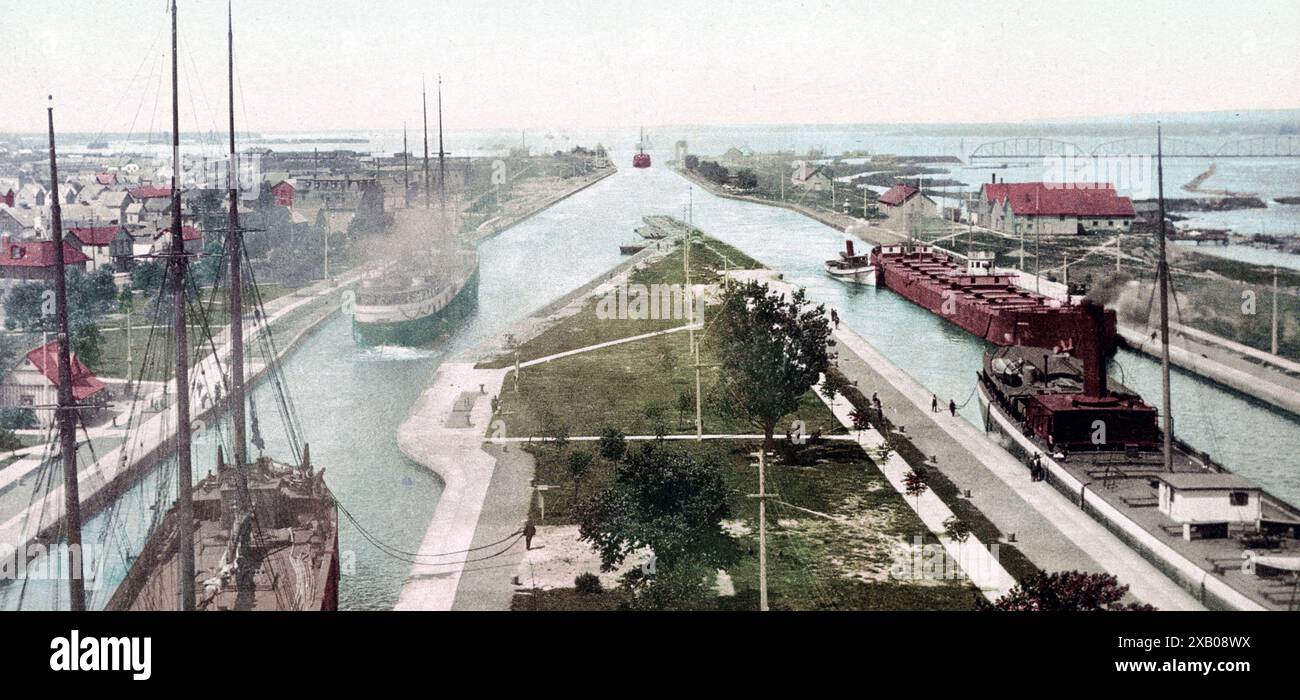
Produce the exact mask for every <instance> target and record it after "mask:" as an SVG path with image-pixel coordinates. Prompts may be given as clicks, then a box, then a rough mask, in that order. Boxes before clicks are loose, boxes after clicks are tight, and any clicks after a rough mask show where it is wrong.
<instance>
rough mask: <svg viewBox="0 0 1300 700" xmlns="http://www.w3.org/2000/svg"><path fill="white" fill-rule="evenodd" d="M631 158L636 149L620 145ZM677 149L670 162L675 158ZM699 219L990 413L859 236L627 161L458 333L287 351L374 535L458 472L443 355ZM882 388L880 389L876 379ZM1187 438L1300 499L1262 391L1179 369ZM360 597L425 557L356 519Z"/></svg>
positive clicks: (495, 287)
mask: <svg viewBox="0 0 1300 700" xmlns="http://www.w3.org/2000/svg"><path fill="white" fill-rule="evenodd" d="M616 157H617V158H619V161H618V162H619V163H620V164H621V163H625V162H630V158H631V156H630V154H619V155H617V156H616ZM659 162H662V159H661V160H660V161H659ZM688 209H689V212H690V215H691V216H692V217H693V218H694V221H695V223H696V225H697V226H699V227H700V228H701V229H703V230H704V231H706V232H707V233H709V234H710V235H713V236H715V237H717V238H719V239H721V240H723V241H726V242H727V243H729V244H731V245H734V246H736V247H737V248H739V249H741V250H743V251H745V252H746V253H747V254H749V255H751V256H752V257H754V258H756V259H758V260H760V261H762V262H763V263H765V264H766V265H768V266H770V267H772V268H775V269H779V270H781V271H783V272H784V273H785V276H786V279H788V280H790V281H791V282H794V283H795V284H799V285H801V286H804V287H806V288H807V290H808V292H809V295H810V297H811V298H812V299H814V300H816V301H818V302H823V303H826V304H827V305H828V306H830V307H833V308H835V309H836V310H837V311H838V312H839V315H840V317H841V319H842V320H843V322H844V323H846V324H847V325H848V326H849V327H850V328H852V329H853V330H855V331H857V332H858V333H860V334H861V335H863V336H864V337H865V338H867V339H868V340H869V341H870V342H871V343H872V344H873V345H875V346H876V347H877V348H878V349H879V350H880V351H881V352H882V353H884V354H885V355H886V356H887V357H889V358H890V360H891V361H892V362H894V363H895V364H896V365H898V366H900V367H901V368H902V369H903V370H904V371H906V372H908V373H909V374H910V375H911V376H912V377H914V378H915V379H916V380H917V381H919V382H920V383H921V384H923V385H924V386H926V387H927V388H930V389H931V390H932V391H933V392H935V393H936V394H937V395H938V396H939V398H940V400H941V401H942V402H944V403H946V402H947V401H948V399H950V398H951V399H953V400H955V401H956V402H957V403H958V404H960V405H961V414H962V415H963V416H964V417H966V418H967V419H968V420H970V421H972V422H974V423H976V424H979V423H980V416H979V407H978V401H976V400H974V399H973V398H972V396H971V394H972V391H973V388H974V386H975V371H976V369H977V368H978V367H979V366H980V361H981V355H982V353H983V351H984V347H985V346H984V344H983V342H982V341H980V340H977V339H975V338H973V337H972V336H970V335H968V334H966V333H964V332H962V331H960V330H958V329H957V328H955V327H954V326H952V325H950V324H947V323H945V322H943V321H942V320H940V319H939V318H937V317H935V316H934V315H932V314H930V313H928V312H926V311H924V310H922V309H921V308H919V307H917V306H915V305H912V304H911V303H909V302H907V301H906V300H904V299H902V298H901V297H898V296H897V295H895V294H893V293H892V292H889V291H888V290H883V289H876V288H872V287H868V288H861V287H855V286H850V285H845V284H843V283H841V282H839V281H837V280H833V279H831V278H829V277H828V276H826V275H825V273H824V272H823V270H822V267H821V264H822V261H823V260H824V259H826V258H829V257H832V256H833V255H834V254H835V252H836V251H838V250H839V249H840V247H841V246H842V245H843V238H844V237H843V235H842V234H841V233H839V232H838V231H835V230H834V229H831V228H829V227H827V226H824V225H822V224H819V223H817V222H815V221H813V220H811V219H809V218H807V217H804V216H802V215H799V214H796V213H794V212H790V211H787V210H784V209H779V208H775V207H768V206H763V205H757V204H750V203H746V202H739V201H735V200H729V199H723V198H719V197H714V196H712V195H709V194H708V193H706V192H704V191H702V190H700V189H699V188H691V187H690V186H689V184H688V183H687V182H686V181H685V180H683V179H682V178H681V177H679V176H678V175H676V174H674V173H672V172H671V171H669V170H668V169H667V168H665V167H662V166H658V165H657V166H656V167H654V168H651V169H649V170H633V169H631V168H626V169H624V170H622V171H620V172H619V173H618V174H617V175H614V176H613V177H610V178H608V179H606V180H604V181H603V182H601V183H599V184H597V185H595V186H593V187H591V188H589V189H587V190H585V191H583V192H581V193H578V194H577V195H575V196H573V197H571V198H569V199H567V200H565V201H563V202H561V203H559V204H557V205H556V206H554V207H552V208H551V209H548V210H546V211H544V212H542V213H540V214H538V215H537V216H535V217H533V218H531V219H529V220H527V221H525V222H523V223H521V224H519V225H517V226H515V227H514V228H512V229H510V230H508V231H506V232H504V233H502V234H501V235H499V236H497V237H495V238H493V239H490V240H488V241H485V242H484V243H482V244H481V245H480V249H479V252H480V257H481V261H482V269H481V284H480V289H479V306H478V311H477V313H476V314H475V315H474V316H473V317H472V318H471V319H469V320H468V321H467V322H466V323H465V324H464V325H463V326H462V327H461V328H460V329H459V330H458V331H457V332H456V333H455V334H454V335H453V336H451V337H450V338H448V339H447V340H446V341H445V342H444V344H443V345H441V346H439V347H436V348H432V349H405V348H358V347H357V346H356V345H355V343H354V342H353V341H352V337H351V332H350V319H348V318H347V317H344V316H338V317H335V318H333V319H331V320H330V321H328V322H326V323H325V324H324V325H323V326H322V327H321V328H320V330H319V331H318V332H316V333H315V334H314V335H313V336H311V337H310V338H308V339H307V340H305V341H304V342H303V344H302V345H301V346H300V347H299V348H298V349H297V350H295V351H294V352H293V353H292V354H291V355H290V356H289V357H288V358H287V360H286V362H285V373H286V376H287V379H288V384H289V387H290V390H291V392H292V395H293V397H294V403H295V406H296V409H297V413H298V417H299V420H300V423H301V425H302V430H303V432H304V438H305V439H306V440H307V442H308V443H309V444H310V445H311V453H312V462H313V464H314V465H315V466H316V468H317V469H324V470H325V473H326V480H327V482H328V483H329V485H330V487H331V489H332V490H333V491H334V493H335V494H336V495H337V497H338V499H339V501H340V502H341V503H342V504H343V506H344V507H345V508H346V509H347V510H348V512H349V513H351V514H352V515H353V516H354V517H355V518H356V520H357V522H358V523H359V524H360V525H361V527H363V528H364V529H365V530H366V531H367V532H368V533H369V535H370V536H371V537H374V538H376V539H378V540H381V541H383V542H385V543H387V544H388V545H391V547H392V548H393V549H395V550H402V551H408V552H413V551H415V550H416V549H417V548H418V546H419V544H420V541H421V539H422V536H423V534H424V531H425V528H426V526H427V524H428V522H429V521H430V518H431V515H432V513H433V511H434V508H435V507H436V506H437V502H438V497H439V495H440V494H441V489H442V484H441V482H440V481H439V480H438V478H437V477H436V476H434V475H432V474H431V473H430V472H429V471H428V470H426V469H425V468H424V467H423V466H421V465H418V464H415V463H413V462H411V461H410V460H408V459H406V458H405V457H404V456H403V455H402V454H401V452H400V451H399V450H398V449H397V440H396V431H397V428H398V426H399V425H400V424H401V423H402V421H403V420H404V419H405V417H406V415H407V411H408V410H409V408H410V406H411V405H412V404H413V403H414V401H415V400H416V398H417V396H418V395H419V394H420V392H421V391H422V390H423V389H424V387H425V386H427V384H428V383H429V380H430V379H431V378H432V376H433V373H434V372H435V370H436V369H437V366H438V364H439V363H440V362H441V361H442V360H443V359H444V358H446V357H449V356H451V355H453V354H455V353H457V352H460V351H462V350H464V349H467V348H470V347H473V346H474V345H477V344H478V343H480V342H482V341H483V340H485V339H487V338H490V337H492V336H494V335H496V334H498V333H500V332H501V331H502V330H503V329H505V328H507V327H509V326H510V325H511V324H513V323H514V322H516V321H518V320H519V319H521V318H523V317H525V316H526V315H527V314H529V313H531V312H532V311H534V310H536V309H538V308H539V307H541V306H543V305H545V304H546V303H548V302H550V301H552V300H554V299H555V298H557V297H559V296H561V295H563V294H565V293H567V292H569V291H571V290H572V289H574V288H576V287H578V286H580V285H582V284H583V283H585V282H587V281H589V280H590V279H592V278H593V277H595V276H597V275H599V274H600V273H602V272H603V271H605V270H607V269H609V268H610V267H612V266H614V265H615V264H617V263H618V262H619V260H620V257H621V256H620V255H619V252H618V245H619V244H620V243H623V242H626V241H629V240H632V239H633V238H634V236H635V234H634V233H633V229H634V228H636V227H637V226H638V225H640V223H641V218H642V217H643V216H645V215H649V214H670V215H674V216H684V215H685V214H686V213H687V211H688ZM1116 365H1117V368H1116V370H1115V371H1118V372H1120V373H1121V376H1122V377H1123V379H1124V381H1125V382H1126V383H1127V384H1128V385H1129V386H1130V387H1132V388H1134V389H1135V390H1137V391H1139V392H1140V393H1142V394H1143V395H1144V396H1146V397H1148V398H1149V399H1154V398H1155V397H1158V396H1159V367H1158V365H1156V364H1155V363H1153V362H1151V361H1150V360H1148V359H1146V358H1144V357H1140V356H1137V355H1135V354H1132V353H1127V352H1123V353H1121V354H1120V356H1119V357H1118V358H1117V360H1116ZM864 388H865V389H866V390H867V391H868V392H869V391H870V387H864ZM271 391H272V390H271V387H270V386H269V385H261V386H259V388H258V389H257V390H256V391H255V402H256V404H257V406H258V407H259V411H260V414H261V416H262V425H263V428H264V431H265V437H266V440H267V453H268V454H270V455H272V456H274V455H275V454H278V453H284V452H286V451H287V449H286V447H285V440H284V438H283V436H282V435H281V434H280V432H281V431H279V430H278V429H277V428H275V427H274V426H275V425H277V423H276V412H275V408H274V403H273V399H272V394H271ZM1173 396H1174V402H1175V408H1174V412H1175V420H1176V422H1177V425H1178V426H1179V433H1180V436H1181V437H1183V438H1184V439H1186V440H1187V441H1188V442H1190V443H1191V444H1193V445H1194V446H1196V447H1198V448H1200V449H1203V450H1206V451H1208V452H1210V453H1211V454H1212V455H1215V456H1216V457H1217V458H1219V459H1220V460H1221V461H1222V462H1223V463H1224V464H1226V465H1228V466H1229V467H1230V468H1232V469H1233V470H1234V471H1237V472H1239V473H1241V474H1243V475H1245V476H1247V477H1249V478H1251V479H1254V480H1256V481H1258V482H1259V483H1261V484H1263V485H1265V486H1266V487H1267V488H1268V489H1269V490H1270V491H1272V492H1274V493H1275V494H1277V495H1279V496H1281V497H1283V498H1286V499H1288V500H1290V501H1292V502H1300V475H1298V474H1297V470H1296V468H1295V467H1296V465H1297V461H1298V460H1297V455H1300V423H1297V422H1296V421H1293V420H1291V419H1289V418H1285V417H1282V416H1280V415H1278V414H1275V413H1273V412H1271V411H1269V410H1268V409H1267V407H1265V406H1262V405H1260V404H1259V403H1257V402H1254V401H1251V400H1247V399H1244V398H1241V397H1239V396H1237V395H1234V394H1232V393H1229V392H1225V391H1223V390H1221V389H1218V388H1216V387H1214V386H1213V385H1210V384H1208V383H1206V382H1203V381H1200V380H1197V379H1195V378H1193V377H1191V376H1189V375H1185V374H1182V373H1178V374H1176V375H1175V380H1174V384H1173ZM215 432H216V430H215V429H214V430H213V431H210V432H209V434H207V435H205V436H203V440H202V441H201V442H200V444H199V445H198V446H197V447H196V450H195V454H196V460H197V463H196V472H197V473H199V474H202V473H205V472H206V471H207V470H208V469H211V468H212V463H213V461H214V454H215V439H216V437H217V436H216V435H215ZM159 489H160V484H159V481H158V474H157V473H154V474H150V475H148V476H146V477H144V478H142V479H141V481H140V482H139V483H138V484H136V485H135V486H134V487H133V488H131V489H130V490H129V491H128V493H126V494H125V495H124V496H123V498H122V500H121V501H120V505H119V507H118V508H117V509H115V510H114V512H113V513H112V514H110V513H108V512H104V513H100V514H98V515H97V516H95V517H94V518H91V519H90V520H89V521H88V522H87V525H86V540H87V541H88V542H98V541H103V542H105V543H106V544H107V547H106V549H105V550H104V551H102V552H101V555H102V557H103V559H104V561H105V562H106V564H105V568H104V572H103V574H102V575H101V580H100V584H101V585H99V586H98V590H97V591H96V592H95V594H94V599H93V600H94V604H95V606H102V605H103V604H104V603H105V602H106V601H107V599H108V597H109V596H110V595H111V592H112V589H113V587H114V586H115V585H116V584H117V582H118V581H120V580H121V577H122V575H123V573H124V571H125V568H126V567H125V564H124V563H123V562H124V561H125V557H126V555H127V553H128V552H130V551H137V550H138V548H139V543H140V542H141V541H142V539H143V537H144V532H145V530H146V526H147V522H148V518H149V512H150V511H149V508H150V506H151V504H153V503H155V502H157V500H158V499H157V496H158V491H159ZM340 549H341V552H342V556H343V565H344V576H343V579H342V581H341V600H340V605H341V607H342V608H344V609H387V608H391V607H392V605H393V603H394V602H395V601H396V599H397V595H398V593H399V591H400V588H401V585H402V582H403V580H404V578H405V576H406V574H407V572H408V570H409V568H410V564H409V562H407V561H405V560H403V559H402V558H400V557H393V556H389V555H387V554H385V553H383V552H381V551H380V550H378V549H377V548H376V547H374V546H373V545H372V544H370V543H369V542H368V541H367V538H366V537H363V536H362V534H361V533H360V532H359V531H358V529H357V527H356V526H355V525H354V524H353V523H352V522H349V521H348V520H347V519H346V518H343V517H341V518H340ZM14 589H15V587H14V586H12V585H11V586H4V587H0V608H11V607H14V606H15V595H14ZM57 595H58V593H57V592H56V591H53V590H51V588H50V587H44V588H43V587H41V586H30V587H29V590H28V592H27V595H26V597H25V600H24V603H23V607H25V608H48V607H63V608H66V598H65V597H64V599H63V600H61V601H58V602H56V600H55V598H54V597H55V596H57Z"/></svg>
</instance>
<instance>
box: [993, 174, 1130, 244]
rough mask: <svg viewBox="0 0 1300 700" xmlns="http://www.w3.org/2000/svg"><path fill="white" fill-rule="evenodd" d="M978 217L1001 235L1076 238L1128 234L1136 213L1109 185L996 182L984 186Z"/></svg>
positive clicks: (1128, 200) (1126, 199) (1112, 186)
mask: <svg viewBox="0 0 1300 700" xmlns="http://www.w3.org/2000/svg"><path fill="white" fill-rule="evenodd" d="M977 216H979V218H980V223H981V224H982V225H985V226H988V227H989V228H994V229H997V230H1000V231H1007V232H1015V231H1024V232H1037V233H1047V234H1073V233H1079V232H1083V231H1088V230H1098V229H1105V230H1127V229H1128V228H1129V226H1130V225H1131V224H1132V221H1133V219H1134V218H1135V217H1136V216H1137V212H1136V211H1134V209H1133V201H1132V200H1130V199H1129V198H1128V197H1121V196H1119V194H1118V193H1117V192H1116V191H1115V186H1114V185H1112V184H1110V183H1108V182H1071V183H1063V182H1010V183H1009V182H998V183H988V184H985V185H984V186H983V187H981V188H980V211H979V212H978V213H977ZM1017 227H1019V228H1017Z"/></svg>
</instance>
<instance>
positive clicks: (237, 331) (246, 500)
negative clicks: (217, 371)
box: [226, 3, 253, 513]
mask: <svg viewBox="0 0 1300 700" xmlns="http://www.w3.org/2000/svg"><path fill="white" fill-rule="evenodd" d="M231 4H232V3H227V4H226V19H227V33H226V38H227V58H228V60H227V67H228V77H229V81H228V83H229V84H228V87H229V101H230V163H229V164H228V167H229V175H228V177H229V178H230V182H229V184H230V220H229V222H228V224H227V226H226V251H227V254H228V255H229V257H230V394H231V396H230V404H231V406H230V408H231V412H230V413H231V416H230V419H231V422H232V423H233V428H232V432H233V434H234V435H233V437H234V441H235V494H236V498H237V499H238V503H239V509H240V511H241V512H243V513H251V512H252V510H253V509H252V499H251V498H250V496H249V492H248V474H247V472H246V471H245V470H246V468H247V466H248V421H247V418H246V416H245V413H244V412H245V410H246V404H247V399H246V391H247V390H246V387H245V385H244V279H243V275H244V270H243V267H244V266H243V261H244V231H243V229H241V228H240V227H239V166H238V163H239V160H238V155H237V154H236V153H235V19H234V11H233V8H232V7H231Z"/></svg>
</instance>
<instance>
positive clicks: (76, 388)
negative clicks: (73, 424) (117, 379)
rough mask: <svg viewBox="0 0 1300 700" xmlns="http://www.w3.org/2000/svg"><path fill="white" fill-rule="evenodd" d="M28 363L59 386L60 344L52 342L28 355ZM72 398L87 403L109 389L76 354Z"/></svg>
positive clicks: (55, 385)
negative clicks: (89, 399) (86, 401)
mask: <svg viewBox="0 0 1300 700" xmlns="http://www.w3.org/2000/svg"><path fill="white" fill-rule="evenodd" d="M27 361H28V362H30V363H32V365H33V366H34V367H36V369H37V371H39V372H40V373H41V374H43V375H45V378H46V379H48V380H49V381H50V384H53V385H54V388H56V389H57V388H58V386H59V343H58V341H52V342H50V343H47V344H45V345H42V346H41V347H39V348H36V349H35V350H33V351H31V352H29V353H27ZM71 364H72V398H73V400H75V401H85V400H86V399H87V398H90V397H91V396H94V395H95V394H98V393H99V392H101V391H103V390H104V389H106V388H107V387H106V386H105V385H104V382H103V381H101V380H100V379H99V377H96V376H95V374H94V373H93V372H91V371H90V368H88V367H86V366H85V365H83V364H81V360H78V359H77V355H76V354H75V353H73V354H72V363H71Z"/></svg>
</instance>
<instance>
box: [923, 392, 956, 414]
mask: <svg viewBox="0 0 1300 700" xmlns="http://www.w3.org/2000/svg"><path fill="white" fill-rule="evenodd" d="M938 412H939V395H938V394H931V395H930V413H938ZM948 413H951V414H952V417H953V418H956V417H957V402H956V401H953V400H952V399H948Z"/></svg>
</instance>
